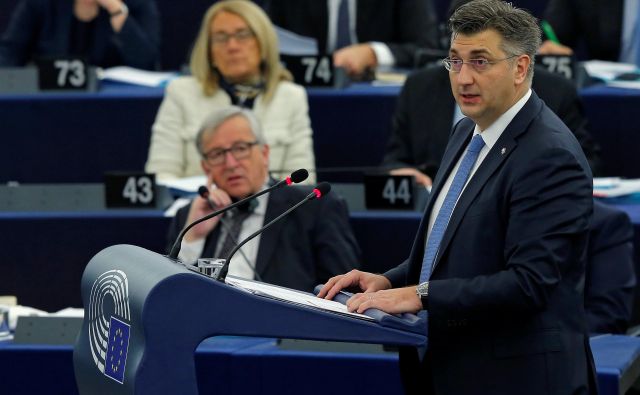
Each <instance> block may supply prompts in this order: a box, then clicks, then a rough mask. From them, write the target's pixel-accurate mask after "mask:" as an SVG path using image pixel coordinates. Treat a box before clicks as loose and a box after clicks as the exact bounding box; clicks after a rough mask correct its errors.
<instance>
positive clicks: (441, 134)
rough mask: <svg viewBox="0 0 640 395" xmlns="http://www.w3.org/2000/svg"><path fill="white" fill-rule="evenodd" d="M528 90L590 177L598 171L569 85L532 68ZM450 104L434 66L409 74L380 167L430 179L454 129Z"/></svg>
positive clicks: (594, 148)
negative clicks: (560, 127) (562, 130)
mask: <svg viewBox="0 0 640 395" xmlns="http://www.w3.org/2000/svg"><path fill="white" fill-rule="evenodd" d="M533 90H534V91H535V92H536V93H537V94H538V95H539V96H540V98H541V99H543V100H544V101H545V103H546V104H547V106H549V108H551V110H553V112H555V113H556V114H557V115H558V116H559V117H560V119H562V121H563V122H564V123H565V124H566V125H567V126H568V127H569V129H571V131H572V132H573V133H574V134H575V136H576V138H577V139H578V142H579V143H580V145H581V146H582V149H583V150H584V152H585V155H586V156H587V159H588V160H589V164H590V165H591V168H592V170H593V171H594V173H595V174H598V173H599V172H600V169H601V167H602V165H601V161H600V147H599V146H598V144H597V143H596V142H595V141H594V140H593V138H592V137H591V134H590V133H589V131H588V130H587V128H586V126H587V120H586V118H585V116H584V111H583V108H582V103H581V102H580V99H579V97H578V93H577V91H576V88H575V87H574V86H573V84H572V83H571V82H570V81H569V80H567V79H565V78H563V77H560V76H558V75H555V74H552V73H550V72H548V71H546V70H544V69H543V68H536V71H535V74H534V77H533ZM455 105H456V103H455V100H454V98H453V94H452V93H451V84H450V82H449V74H448V72H447V71H446V70H445V69H444V67H442V66H433V67H429V68H427V69H424V70H420V71H416V72H415V73H413V74H411V75H410V76H409V78H407V81H406V82H405V84H404V87H403V88H402V92H401V93H400V97H399V98H398V103H397V105H396V111H395V113H394V115H393V121H392V130H391V136H390V138H389V142H388V144H387V152H386V153H385V156H384V159H383V166H385V167H388V168H397V167H416V168H418V169H420V170H421V171H422V172H424V173H425V174H427V175H428V176H429V177H431V178H432V179H433V177H434V176H435V174H436V172H437V171H438V167H439V166H440V161H441V159H442V155H443V154H444V149H445V147H446V146H447V142H448V141H449V136H450V135H451V129H452V127H453V116H454V111H455Z"/></svg>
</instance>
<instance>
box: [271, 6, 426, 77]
mask: <svg viewBox="0 0 640 395" xmlns="http://www.w3.org/2000/svg"><path fill="white" fill-rule="evenodd" d="M341 1H342V2H344V4H345V7H346V8H347V12H350V14H349V18H347V19H349V20H350V22H351V23H350V27H349V28H350V29H351V34H350V35H349V39H350V40H349V41H350V42H349V43H346V44H347V45H346V46H345V47H343V46H342V45H344V43H343V44H340V42H339V39H338V37H336V36H339V34H338V33H336V29H337V28H336V27H333V28H332V27H331V26H337V25H339V21H338V19H339V8H340V2H341ZM354 4H355V7H354ZM265 9H266V11H267V13H268V14H269V17H270V18H271V20H272V21H273V23H274V24H275V25H277V26H280V27H282V28H284V29H287V30H291V31H293V32H295V33H298V34H301V35H304V36H309V37H313V38H315V39H316V40H317V41H318V50H319V51H321V52H326V53H334V64H335V65H336V66H339V67H344V68H346V69H347V71H348V72H349V73H350V74H352V75H360V74H362V73H363V72H364V71H365V70H367V69H375V68H376V66H378V65H395V66H399V67H413V66H414V64H415V58H416V54H417V51H419V50H420V49H424V48H431V49H433V48H437V44H438V42H437V40H438V27H437V20H436V14H435V9H434V7H433V3H432V0H366V1H356V2H353V1H350V0H337V1H334V0H324V1H320V0H296V1H291V0H268V1H266V4H265ZM352 13H355V15H352ZM331 16H333V18H332V17H331ZM332 21H333V22H332ZM354 25H355V26H354Z"/></svg>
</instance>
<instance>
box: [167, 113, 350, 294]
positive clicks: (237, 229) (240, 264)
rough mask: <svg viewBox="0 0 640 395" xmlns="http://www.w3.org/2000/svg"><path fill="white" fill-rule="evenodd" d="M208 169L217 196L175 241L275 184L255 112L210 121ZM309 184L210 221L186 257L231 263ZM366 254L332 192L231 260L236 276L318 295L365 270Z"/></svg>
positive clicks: (183, 215)
mask: <svg viewBox="0 0 640 395" xmlns="http://www.w3.org/2000/svg"><path fill="white" fill-rule="evenodd" d="M196 142H197V146H198V151H199V152H200V153H201V155H202V162H201V163H202V169H203V170H204V172H205V174H206V175H207V177H208V180H209V199H205V198H203V197H196V198H195V199H194V200H193V201H192V202H191V204H190V205H189V206H188V207H183V208H182V209H181V210H180V211H179V212H178V214H177V215H176V217H175V219H174V221H173V224H172V226H171V228H170V232H169V242H170V243H173V241H174V240H175V239H176V237H177V235H178V234H179V233H180V231H181V230H182V229H183V228H184V226H185V224H189V223H191V222H193V221H194V220H196V219H198V218H201V217H202V216H204V215H206V214H209V213H211V212H212V211H213V210H214V209H215V210H217V209H220V208H223V207H225V206H228V205H229V204H231V202H232V201H234V200H239V199H242V198H245V197H247V196H249V195H252V194H254V193H256V192H258V191H260V190H262V189H264V188H265V187H267V186H268V185H269V183H270V182H271V180H270V178H269V176H268V168H269V166H268V164H269V146H268V145H267V144H265V142H264V138H263V135H262V131H261V129H260V125H259V123H258V121H257V120H256V118H255V116H254V115H253V114H252V113H251V112H250V111H248V110H244V109H241V108H238V107H234V106H232V107H229V108H225V109H222V110H219V111H217V112H215V113H213V114H212V115H211V116H209V118H207V119H206V120H205V122H204V124H203V126H202V129H201V130H200V132H199V133H198V137H197V138H196ZM309 192H311V189H310V188H309V187H286V188H283V189H279V190H276V191H273V192H271V193H269V194H267V195H263V196H260V197H258V198H257V199H255V200H253V202H257V205H256V206H254V207H251V206H246V207H243V208H241V209H240V210H235V209H234V210H231V211H230V213H231V215H229V216H226V217H223V218H220V217H215V218H213V219H211V220H209V221H205V222H203V223H201V224H199V225H197V226H195V227H194V228H193V229H191V230H190V231H189V232H187V234H186V235H185V238H184V240H183V243H182V248H181V250H180V256H179V257H180V258H181V259H182V260H183V261H185V262H194V261H195V260H196V259H197V258H199V257H220V258H226V257H227V255H228V254H229V253H230V251H231V249H232V248H233V247H235V246H236V245H237V243H238V241H241V240H243V239H245V238H246V237H247V236H249V235H250V234H252V233H253V232H255V231H257V230H258V229H259V228H261V227H262V226H263V224H266V223H268V222H269V221H271V220H273V219H274V218H275V217H277V216H278V215H280V214H282V213H283V212H284V211H285V210H286V209H288V208H290V207H291V206H293V205H294V204H296V203H298V202H299V201H301V200H302V199H303V198H304V197H305V196H307V195H308V194H309ZM359 256H360V250H359V248H358V245H357V242H356V240H355V237H354V235H353V233H352V231H351V227H350V225H349V215H348V212H347V208H346V205H345V204H344V202H343V201H342V200H339V199H338V198H336V197H334V196H332V195H331V194H329V195H327V196H325V197H323V198H322V199H315V200H313V201H311V202H309V203H308V204H307V205H306V206H305V207H301V208H300V209H298V210H296V211H294V212H292V213H291V215H289V216H287V217H285V218H284V219H283V220H282V221H279V222H277V223H275V224H274V225H273V226H271V227H270V228H269V229H268V230H266V231H265V232H264V233H262V234H261V235H260V236H259V237H257V238H255V239H253V240H252V241H250V242H248V243H247V244H245V245H244V246H243V247H242V248H241V249H240V250H239V251H238V253H237V254H235V255H234V257H233V259H231V263H230V266H229V274H231V275H236V276H239V277H244V278H251V279H254V278H255V279H257V280H261V281H264V282H268V283H272V284H277V285H281V286H285V287H288V288H295V289H299V290H304V291H312V290H313V288H314V287H315V286H316V285H317V284H320V283H322V282H325V281H327V280H328V279H329V278H330V277H331V276H334V275H336V274H338V273H342V272H344V271H345V270H349V269H352V268H355V267H358V265H359V260H360V258H359Z"/></svg>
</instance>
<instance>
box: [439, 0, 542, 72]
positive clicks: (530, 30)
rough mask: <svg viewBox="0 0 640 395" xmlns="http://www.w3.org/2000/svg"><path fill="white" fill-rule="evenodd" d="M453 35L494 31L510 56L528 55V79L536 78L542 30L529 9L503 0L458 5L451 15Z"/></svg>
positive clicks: (484, 0)
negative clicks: (529, 61) (537, 53)
mask: <svg viewBox="0 0 640 395" xmlns="http://www.w3.org/2000/svg"><path fill="white" fill-rule="evenodd" d="M449 29H450V31H451V38H452V39H453V38H455V36H456V35H458V34H464V35H474V34H477V33H481V32H483V31H485V30H495V31H496V32H498V33H499V34H500V35H501V36H502V39H503V42H502V46H501V49H502V50H503V51H504V52H505V53H506V54H507V56H514V55H515V56H517V55H522V54H525V55H528V56H529V57H530V58H531V64H530V65H529V69H528V70H527V78H528V79H529V80H531V78H533V66H534V63H535V56H536V52H538V48H539V47H540V44H541V36H542V32H541V30H540V26H538V20H537V19H536V18H535V17H534V16H533V15H531V14H530V13H528V12H527V11H525V10H523V9H520V8H516V7H514V6H513V5H512V4H511V3H507V2H505V1H502V0H473V1H469V2H467V3H466V4H463V5H461V6H460V7H458V8H457V9H456V10H455V11H454V12H453V14H452V15H451V17H450V18H449Z"/></svg>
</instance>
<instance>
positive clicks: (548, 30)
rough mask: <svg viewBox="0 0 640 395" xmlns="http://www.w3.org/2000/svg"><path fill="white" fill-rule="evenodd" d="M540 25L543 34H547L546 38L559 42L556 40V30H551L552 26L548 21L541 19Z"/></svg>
mask: <svg viewBox="0 0 640 395" xmlns="http://www.w3.org/2000/svg"><path fill="white" fill-rule="evenodd" d="M540 26H541V27H542V31H543V32H544V35H545V36H547V38H548V39H549V40H550V41H552V42H554V43H556V44H560V40H558V36H556V32H554V31H553V28H552V27H551V25H550V24H549V22H547V21H542V22H541V23H540Z"/></svg>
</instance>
